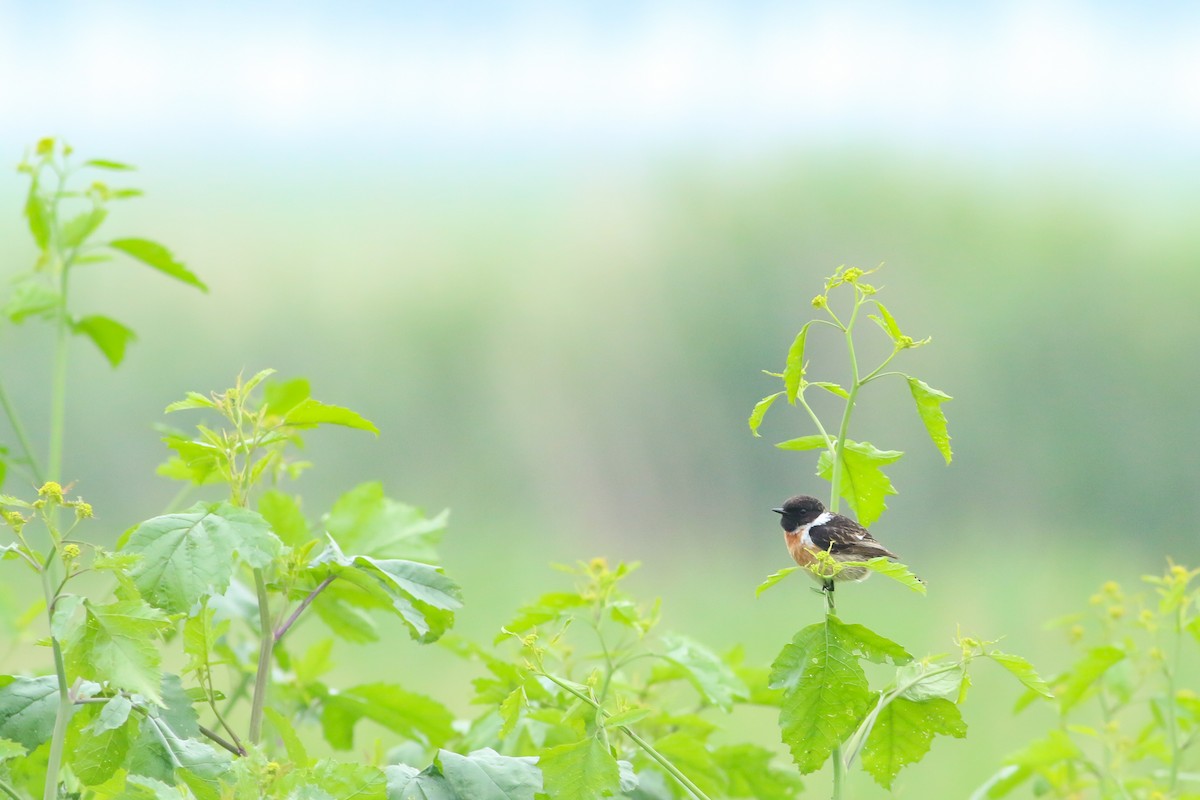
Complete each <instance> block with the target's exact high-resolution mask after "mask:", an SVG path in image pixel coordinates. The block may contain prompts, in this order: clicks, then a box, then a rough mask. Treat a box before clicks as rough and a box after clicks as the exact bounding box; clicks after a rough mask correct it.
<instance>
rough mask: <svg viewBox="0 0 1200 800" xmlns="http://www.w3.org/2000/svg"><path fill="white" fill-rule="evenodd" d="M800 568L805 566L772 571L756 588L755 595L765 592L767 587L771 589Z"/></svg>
mask: <svg viewBox="0 0 1200 800" xmlns="http://www.w3.org/2000/svg"><path fill="white" fill-rule="evenodd" d="M798 569H803V567H784V568H783V569H781V570H779V571H778V572H773V573H771V574H770V575H768V576H767V577H766V579H765V580H764V581H763V582H762V583H760V584H759V585H758V586H757V588H755V590H754V596H755V597H758V596H759V595H760V594H762V593H763V592H765V591H766V590H767V589H770V588H771V587H772V586H774V585H775V584H777V583H779V582H780V581H781V580H783V579H784V578H786V577H787V576H788V575H791V574H792V573H793V572H795V571H796V570H798Z"/></svg>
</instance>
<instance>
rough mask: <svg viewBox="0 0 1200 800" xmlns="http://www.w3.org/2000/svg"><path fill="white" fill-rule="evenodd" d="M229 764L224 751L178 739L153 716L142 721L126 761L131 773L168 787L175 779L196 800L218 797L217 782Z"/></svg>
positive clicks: (213, 799) (184, 738)
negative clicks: (184, 786)
mask: <svg viewBox="0 0 1200 800" xmlns="http://www.w3.org/2000/svg"><path fill="white" fill-rule="evenodd" d="M230 762H231V758H230V755H229V754H228V753H226V752H225V751H224V750H217V749H215V748H213V747H212V745H210V744H208V742H202V741H200V740H198V739H192V738H186V737H182V736H180V735H179V733H178V732H176V731H175V730H174V729H173V728H172V727H171V725H170V724H169V723H168V722H167V721H166V720H165V719H163V718H160V717H156V716H153V715H149V716H146V717H145V718H143V719H142V723H141V727H140V732H139V735H138V738H137V740H135V742H134V743H133V746H132V749H131V753H130V758H129V764H130V771H131V772H133V773H136V774H138V775H144V776H146V777H148V778H153V779H156V780H161V781H164V782H169V783H170V784H172V785H174V784H175V783H176V776H178V778H179V780H181V781H183V782H185V783H186V784H187V786H188V788H189V789H191V790H192V792H193V793H194V794H196V796H197V797H198V798H212V800H217V798H218V797H219V790H220V779H221V777H222V776H224V775H225V774H226V773H227V772H228V771H229V767H230ZM176 770H179V771H178V772H177V771H176Z"/></svg>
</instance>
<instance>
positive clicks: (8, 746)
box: [0, 739, 25, 762]
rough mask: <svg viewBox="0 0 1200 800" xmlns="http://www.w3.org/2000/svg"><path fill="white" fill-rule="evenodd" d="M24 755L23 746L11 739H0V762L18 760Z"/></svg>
mask: <svg viewBox="0 0 1200 800" xmlns="http://www.w3.org/2000/svg"><path fill="white" fill-rule="evenodd" d="M24 755H25V747H24V745H22V744H20V743H18V742H14V741H13V740H12V739H0V762H4V761H8V760H9V759H10V758H20V757H22V756H24Z"/></svg>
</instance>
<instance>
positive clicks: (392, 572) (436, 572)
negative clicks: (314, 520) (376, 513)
mask: <svg viewBox="0 0 1200 800" xmlns="http://www.w3.org/2000/svg"><path fill="white" fill-rule="evenodd" d="M306 572H307V574H308V576H309V577H310V579H311V580H312V581H314V583H315V582H317V581H323V580H326V579H327V578H329V577H333V578H336V579H337V580H336V581H335V583H336V584H343V585H337V586H336V587H331V588H335V591H334V592H333V593H330V592H329V590H326V591H325V592H323V593H322V594H321V595H320V596H319V597H318V598H317V603H318V604H322V603H324V602H334V603H338V602H340V603H346V604H350V605H352V606H358V607H360V608H364V609H378V608H387V609H390V610H391V611H392V612H393V613H395V614H397V615H398V616H399V617H400V618H401V619H402V620H403V621H404V623H405V624H406V625H407V626H408V629H409V632H410V634H411V635H412V637H413V638H414V639H417V640H419V641H421V642H432V641H435V640H437V639H438V638H440V637H441V635H442V634H443V633H445V632H446V631H447V630H448V629H449V628H450V626H451V625H453V624H454V613H453V611H454V609H457V608H460V607H461V606H462V591H461V590H460V589H459V587H458V584H457V583H455V582H454V580H453V579H451V578H450V577H449V576H447V575H446V574H445V573H444V572H443V571H442V569H441V567H436V566H433V565H430V564H422V563H420V562H417V561H405V560H404V559H381V558H371V557H369V556H361V555H357V556H351V555H345V554H343V553H342V552H341V550H340V548H338V546H337V543H336V542H334V541H332V540H331V541H330V542H329V544H328V545H327V546H326V548H325V550H324V551H322V553H321V554H320V555H319V556H317V558H316V559H314V560H313V564H312V566H310V567H309V568H308V570H307V571H306ZM344 584H350V586H352V587H353V589H350V587H348V586H346V585H344ZM355 590H357V591H355ZM326 594H329V598H325V595H326Z"/></svg>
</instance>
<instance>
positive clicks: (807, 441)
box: [775, 433, 829, 450]
mask: <svg viewBox="0 0 1200 800" xmlns="http://www.w3.org/2000/svg"><path fill="white" fill-rule="evenodd" d="M775 446H776V447H778V448H779V449H780V450H819V449H822V448H825V449H828V447H829V443H828V442H827V441H826V440H825V437H824V436H821V435H820V434H815V433H814V434H813V435H812V436H801V437H800V438H798V439H788V440H787V441H786V442H780V443H779V444H777V445H775Z"/></svg>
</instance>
